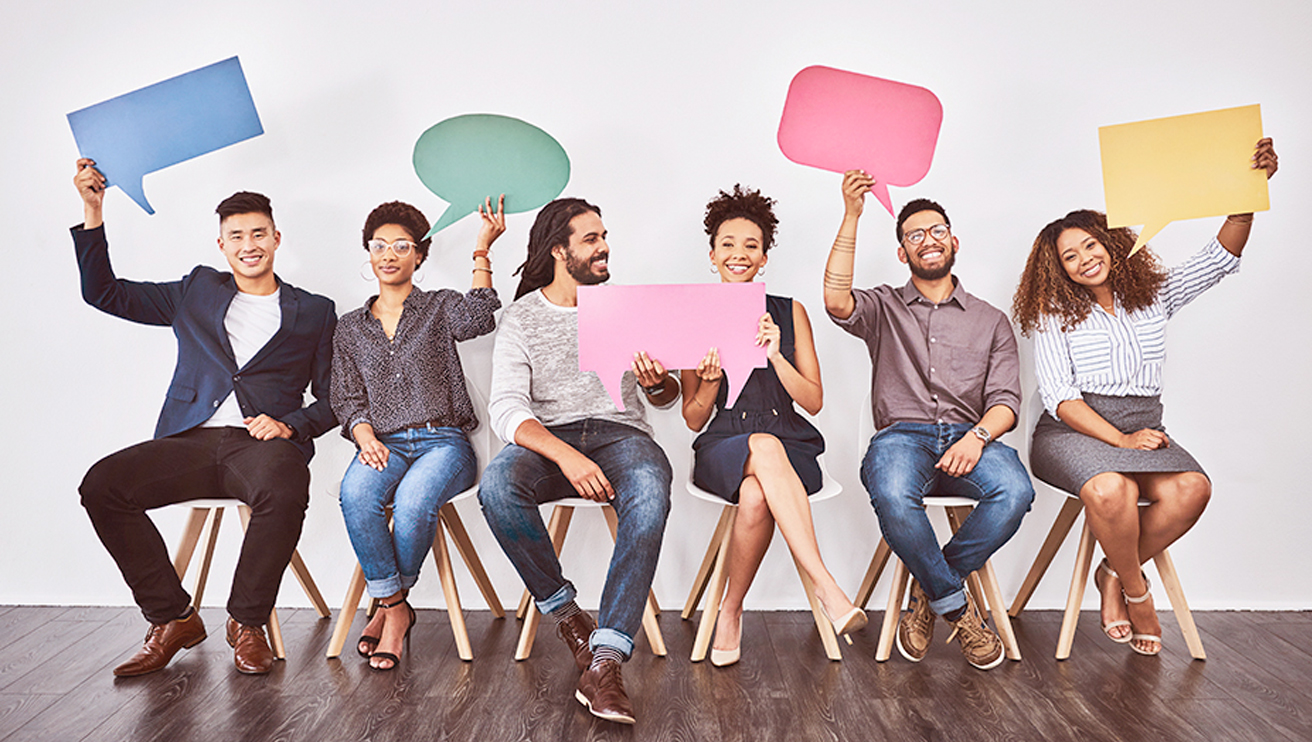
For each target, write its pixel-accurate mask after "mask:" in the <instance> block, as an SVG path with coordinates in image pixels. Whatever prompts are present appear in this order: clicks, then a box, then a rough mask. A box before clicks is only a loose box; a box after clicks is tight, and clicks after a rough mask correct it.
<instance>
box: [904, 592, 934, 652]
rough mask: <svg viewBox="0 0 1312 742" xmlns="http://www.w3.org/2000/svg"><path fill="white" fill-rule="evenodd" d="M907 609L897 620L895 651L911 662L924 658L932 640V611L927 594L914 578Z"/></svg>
mask: <svg viewBox="0 0 1312 742" xmlns="http://www.w3.org/2000/svg"><path fill="white" fill-rule="evenodd" d="M907 608H908V609H909V610H908V611H907V612H906V613H903V614H902V618H901V620H899V621H898V622H897V651H898V653H899V654H901V655H902V656H903V657H905V658H907V659H909V660H911V661H912V662H919V661H921V660H923V659H925V653H926V652H928V651H929V644H930V642H932V641H934V619H935V618H937V616H935V615H934V611H933V610H931V609H930V607H929V596H928V595H926V594H925V591H924V590H923V589H922V588H921V587H920V583H919V582H917V581H916V580H912V581H911V599H910V600H909V601H908V606H907Z"/></svg>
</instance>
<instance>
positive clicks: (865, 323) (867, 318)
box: [825, 289, 880, 338]
mask: <svg viewBox="0 0 1312 742" xmlns="http://www.w3.org/2000/svg"><path fill="white" fill-rule="evenodd" d="M852 299H853V300H855V301H856V307H855V308H854V309H853V310H852V314H850V315H848V317H847V319H840V318H838V317H835V316H834V315H832V314H830V313H829V312H828V311H827V310H826V311H825V314H828V315H829V319H831V320H833V323H834V324H835V325H838V326H839V327H841V328H843V329H844V330H845V331H847V332H848V333H849V334H851V335H855V336H857V337H859V338H869V336H870V333H871V332H872V328H874V327H877V326H878V320H879V310H880V304H879V300H878V299H877V298H876V296H875V290H874V289H852Z"/></svg>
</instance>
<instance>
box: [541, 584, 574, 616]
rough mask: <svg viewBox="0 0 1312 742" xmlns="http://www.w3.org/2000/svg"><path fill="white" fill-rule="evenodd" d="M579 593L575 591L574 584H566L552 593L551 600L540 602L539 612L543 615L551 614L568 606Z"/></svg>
mask: <svg viewBox="0 0 1312 742" xmlns="http://www.w3.org/2000/svg"><path fill="white" fill-rule="evenodd" d="M576 595H578V592H577V591H576V590H575V589H574V583H572V582H566V583H565V584H564V586H562V587H561V588H560V589H559V590H557V591H556V592H554V593H552V595H551V597H550V598H547V599H546V600H539V601H538V602H537V603H538V611H540V612H541V613H551V612H552V611H554V610H556V609H557V608H560V607H561V606H564V605H566V604H568V603H569V602H570V601H571V600H573V599H574V597H575V596H576Z"/></svg>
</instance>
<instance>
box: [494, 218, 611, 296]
mask: <svg viewBox="0 0 1312 742" xmlns="http://www.w3.org/2000/svg"><path fill="white" fill-rule="evenodd" d="M589 211H591V212H592V213H594V214H596V215H597V216H598V217H600V216H601V209H599V208H597V207H596V206H593V205H592V204H590V203H588V202H587V201H584V200H583V199H581V198H558V199H556V200H555V201H552V202H551V203H549V204H547V205H546V206H543V207H542V211H539V212H538V216H537V218H536V219H534V220H533V227H532V228H531V229H529V231H528V257H527V258H525V259H524V262H523V263H520V265H519V267H518V268H516V269H515V272H514V273H512V274H510V275H512V276H518V275H519V274H520V273H521V272H522V273H523V274H524V275H523V276H521V277H520V279H519V288H517V289H515V298H516V299H518V298H519V297H521V296H523V295H524V294H528V293H532V292H534V291H537V290H538V289H540V288H542V287H543V286H546V285H547V284H549V283H551V281H552V280H553V279H554V278H555V275H556V261H555V258H553V257H552V256H551V248H553V247H557V246H560V245H564V246H568V245H569V238H570V237H571V236H572V235H573V234H574V227H573V226H571V225H570V221H572V220H573V219H574V217H576V216H578V215H579V214H586V213H587V212H589Z"/></svg>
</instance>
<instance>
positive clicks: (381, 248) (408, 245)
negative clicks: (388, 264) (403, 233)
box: [367, 240, 415, 258]
mask: <svg viewBox="0 0 1312 742" xmlns="http://www.w3.org/2000/svg"><path fill="white" fill-rule="evenodd" d="M367 244H368V246H369V252H371V253H373V254H374V255H382V254H383V253H385V252H387V248H389V247H390V248H392V252H394V253H396V256H397V257H398V258H403V257H405V256H406V255H409V254H410V251H411V250H413V249H415V243H413V242H410V241H409V240H397V241H396V242H393V243H391V244H390V245H389V244H388V243H386V242H383V241H382V240H369V242H368V243H367Z"/></svg>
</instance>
